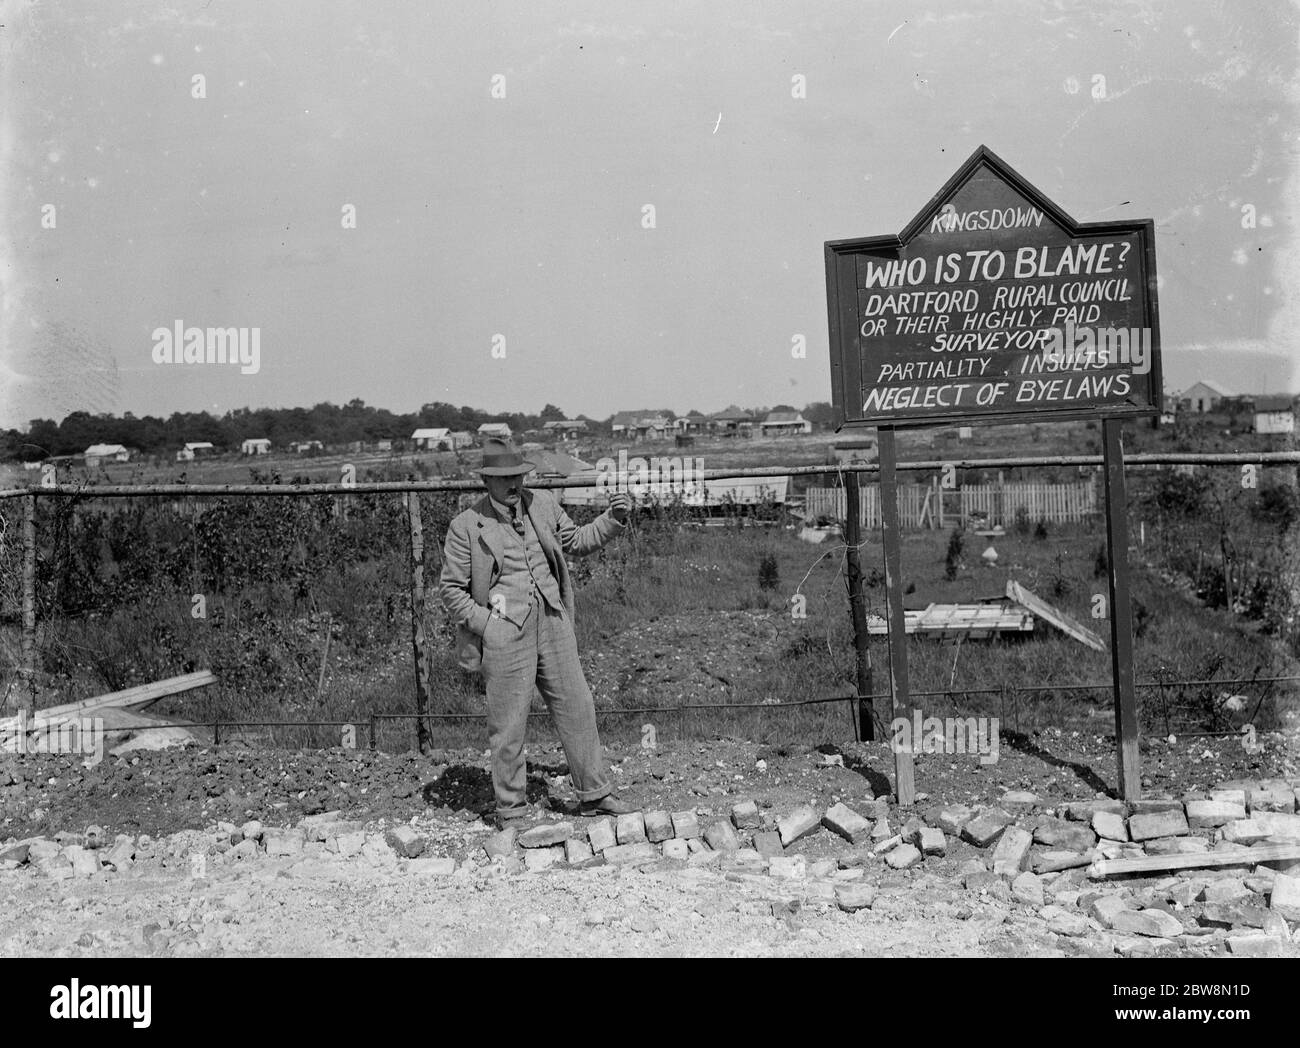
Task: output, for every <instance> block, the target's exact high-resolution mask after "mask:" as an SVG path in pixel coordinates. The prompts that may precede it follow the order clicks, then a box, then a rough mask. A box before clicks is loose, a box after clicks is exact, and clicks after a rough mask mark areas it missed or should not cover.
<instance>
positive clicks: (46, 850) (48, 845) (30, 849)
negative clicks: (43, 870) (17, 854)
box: [27, 837, 62, 865]
mask: <svg viewBox="0 0 1300 1048" xmlns="http://www.w3.org/2000/svg"><path fill="white" fill-rule="evenodd" d="M61 850H62V849H61V848H60V847H59V846H58V845H57V844H55V843H54V841H47V840H46V839H45V838H44V837H37V838H36V839H35V840H33V841H28V842H27V861H28V862H31V863H36V864H37V865H40V864H41V863H43V862H48V861H50V860H51V859H55V858H57V857H58V854H59V852H60V851H61Z"/></svg>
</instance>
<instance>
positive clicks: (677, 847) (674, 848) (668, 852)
mask: <svg viewBox="0 0 1300 1048" xmlns="http://www.w3.org/2000/svg"><path fill="white" fill-rule="evenodd" d="M690 854H691V849H690V848H688V847H687V846H686V842H685V841H683V840H679V839H677V838H673V839H672V840H667V841H664V858H665V859H679V860H681V861H682V862H685V861H686V860H687V859H688V858H689V857H690Z"/></svg>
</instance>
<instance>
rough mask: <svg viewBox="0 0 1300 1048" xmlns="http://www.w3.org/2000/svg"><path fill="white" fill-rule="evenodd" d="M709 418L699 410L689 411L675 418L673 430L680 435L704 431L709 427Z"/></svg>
mask: <svg viewBox="0 0 1300 1048" xmlns="http://www.w3.org/2000/svg"><path fill="white" fill-rule="evenodd" d="M708 425H709V420H708V419H707V418H705V417H704V415H703V414H701V413H700V412H698V411H688V412H687V413H686V414H685V415H678V416H677V417H676V418H675V419H673V432H674V433H675V434H677V436H679V437H683V436H693V435H695V434H696V433H703V432H704V431H705V429H707V428H708Z"/></svg>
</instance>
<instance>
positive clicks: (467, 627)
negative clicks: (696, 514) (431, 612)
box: [438, 488, 627, 672]
mask: <svg viewBox="0 0 1300 1048" xmlns="http://www.w3.org/2000/svg"><path fill="white" fill-rule="evenodd" d="M523 502H524V512H526V513H527V514H528V517H529V519H530V520H531V521H532V522H533V528H534V529H535V530H536V532H537V540H538V542H539V543H540V544H541V547H542V553H543V555H544V556H545V557H546V563H547V565H548V566H549V567H550V569H551V574H552V575H554V576H555V581H556V583H558V585H559V587H560V596H561V598H562V599H563V600H564V607H565V610H566V611H567V612H568V614H569V619H570V621H572V619H573V583H572V582H571V581H570V579H569V566H568V565H567V564H566V563H565V561H564V555H565V554H566V553H570V554H573V555H574V556H579V557H580V556H582V555H583V554H586V553H591V552H593V551H595V550H598V549H600V547H601V546H603V545H605V543H607V542H609V541H610V539H613V538H614V537H616V536H618V535H621V534H622V533H623V532H624V531H625V530H626V528H627V526H626V525H625V524H620V523H619V522H618V521H617V520H615V519H614V518H613V517H612V516H610V514H609V513H608V512H605V513H602V514H601V515H600V516H599V517H597V518H596V519H595V520H593V521H592V522H591V523H590V524H586V525H584V526H583V527H578V525H576V524H575V523H573V521H572V520H570V519H569V515H568V514H567V513H565V512H564V510H563V509H562V508H561V506H560V503H559V502H558V501H557V500H556V498H555V497H554V496H553V495H551V494H550V493H549V492H547V491H529V490H528V489H527V488H525V489H524V492H523ZM502 526H503V525H502V524H501V521H500V518H498V517H497V515H496V513H495V512H494V511H493V509H492V503H491V501H490V500H489V499H488V496H486V495H484V496H483V498H481V499H480V500H479V501H478V502H477V503H475V504H474V505H473V506H471V507H470V508H469V509H467V510H465V511H464V512H462V513H460V514H458V515H457V516H456V517H455V518H454V519H453V520H452V522H451V526H450V527H449V528H448V529H447V541H446V543H445V545H444V546H443V551H442V574H441V576H440V577H439V580H438V595H439V596H440V597H441V598H442V602H443V604H444V606H445V607H446V608H447V611H448V612H449V613H450V614H451V617H452V621H453V622H455V623H456V657H457V662H458V663H459V665H460V667H461V668H462V669H465V670H469V671H471V672H473V671H475V670H477V669H479V668H480V666H481V665H482V662H483V631H484V630H486V629H487V624H488V622H489V620H490V619H491V617H492V608H491V605H490V603H489V602H488V594H489V592H490V591H491V589H492V587H493V586H494V585H496V582H497V579H499V578H500V577H501V565H502V563H503V562H504V559H505V551H504V548H503V547H502V545H501V536H500V533H499V531H498V529H499V528H501V527H502Z"/></svg>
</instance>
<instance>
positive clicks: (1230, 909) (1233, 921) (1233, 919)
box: [1197, 902, 1268, 928]
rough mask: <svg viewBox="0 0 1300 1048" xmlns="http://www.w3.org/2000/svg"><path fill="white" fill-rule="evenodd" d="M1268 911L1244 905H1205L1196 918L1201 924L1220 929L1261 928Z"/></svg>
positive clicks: (1235, 903)
mask: <svg viewBox="0 0 1300 1048" xmlns="http://www.w3.org/2000/svg"><path fill="white" fill-rule="evenodd" d="M1267 915H1268V910H1266V909H1264V907H1263V906H1248V905H1245V904H1244V903H1239V902H1234V903H1207V904H1206V905H1205V906H1203V907H1202V908H1201V914H1200V916H1199V917H1198V918H1197V920H1198V921H1200V922H1201V924H1204V925H1207V926H1210V927H1220V928H1262V927H1264V918H1265V917H1266V916H1267Z"/></svg>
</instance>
